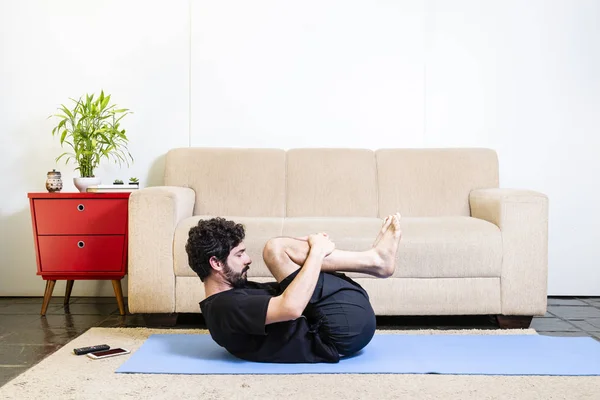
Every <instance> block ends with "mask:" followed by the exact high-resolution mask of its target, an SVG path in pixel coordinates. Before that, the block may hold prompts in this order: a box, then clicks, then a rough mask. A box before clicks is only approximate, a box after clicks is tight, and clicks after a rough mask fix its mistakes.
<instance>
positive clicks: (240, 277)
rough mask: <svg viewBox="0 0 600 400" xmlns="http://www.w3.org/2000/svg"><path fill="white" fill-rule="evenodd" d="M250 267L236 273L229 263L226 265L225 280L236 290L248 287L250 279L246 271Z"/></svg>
mask: <svg viewBox="0 0 600 400" xmlns="http://www.w3.org/2000/svg"><path fill="white" fill-rule="evenodd" d="M247 270H248V267H245V268H244V269H243V270H242V272H235V271H234V270H233V269H232V268H231V267H229V265H227V263H225V279H227V281H228V282H229V283H230V284H231V286H233V287H234V288H237V289H240V288H244V287H246V283H247V282H248V277H247V276H246V275H245V274H244V271H247Z"/></svg>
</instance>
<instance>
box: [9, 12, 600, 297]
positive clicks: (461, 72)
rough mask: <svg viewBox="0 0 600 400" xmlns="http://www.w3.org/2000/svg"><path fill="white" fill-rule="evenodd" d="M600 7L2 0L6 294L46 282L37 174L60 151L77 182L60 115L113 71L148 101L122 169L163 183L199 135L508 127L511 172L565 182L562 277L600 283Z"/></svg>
mask: <svg viewBox="0 0 600 400" xmlns="http://www.w3.org/2000/svg"><path fill="white" fill-rule="evenodd" d="M598 16H600V2H598V1H594V0H587V1H586V0H579V1H576V2H574V1H569V0H561V1H556V0H555V1H549V0H529V1H517V0H512V1H503V2H498V1H491V0H488V1H482V0H471V1H467V0H459V1H452V2H447V1H443V0H439V1H434V0H418V1H417V0H415V1H383V0H377V1H362V2H358V1H342V0H338V1H316V0H313V1H305V2H282V1H276V0H271V1H267V0H257V1H253V2H246V1H241V0H220V1H218V2H207V1H198V0H192V1H189V0H178V1H169V2H167V1H154V2H147V1H141V0H137V1H126V2H123V1H102V2H96V3H90V2H80V1H79V2H78V1H66V0H60V1H54V2H51V3H49V4H47V2H45V1H43V0H35V1H33V0H29V1H16V0H12V1H0V62H1V64H0V68H1V69H0V93H1V100H0V101H1V103H0V138H1V140H2V142H1V143H0V144H1V146H0V152H1V157H0V168H2V171H3V172H2V175H3V179H2V181H3V183H4V185H5V187H6V188H7V189H6V190H5V194H4V196H2V197H1V199H0V206H1V211H0V223H1V224H2V225H1V228H2V233H1V236H0V251H1V254H2V256H1V259H0V262H1V264H0V295H5V296H6V295H41V294H42V293H43V282H42V280H41V278H39V277H37V276H35V270H36V267H35V256H34V253H33V240H32V234H31V221H30V216H29V209H28V203H27V196H26V194H27V192H29V191H44V190H45V189H44V186H43V185H44V180H45V174H46V172H47V171H48V170H50V169H52V168H57V169H59V170H60V171H61V172H63V175H64V180H65V182H66V183H67V187H66V188H65V191H69V190H75V189H74V187H73V186H72V183H71V178H72V176H73V173H72V171H71V169H72V167H70V166H65V165H64V164H62V163H61V164H59V165H56V164H55V163H54V158H55V157H56V156H57V155H58V154H60V152H61V149H60V147H59V146H58V144H57V140H56V139H55V138H52V137H51V135H50V129H51V126H52V124H51V121H47V120H46V119H45V118H46V116H47V115H49V114H50V113H52V112H53V111H54V109H55V107H56V106H58V105H59V104H60V103H62V102H65V101H67V99H68V97H70V96H77V95H79V94H81V93H84V92H86V91H90V92H92V91H98V90H99V89H100V88H104V89H105V90H106V91H109V92H111V93H112V94H113V98H114V100H115V101H116V102H117V103H118V104H119V105H123V106H126V107H128V108H131V109H132V110H133V111H134V112H135V114H134V115H131V116H129V117H130V118H129V120H128V122H127V123H126V128H127V129H128V132H129V135H130V138H131V146H130V149H131V152H132V154H133V155H134V157H136V162H135V164H134V165H133V166H132V167H131V168H129V169H127V168H124V169H122V170H119V169H118V168H117V167H115V166H114V165H105V166H103V168H102V169H101V171H100V173H101V175H102V177H103V178H104V179H105V180H106V181H111V180H112V179H114V178H116V177H122V178H127V177H129V176H131V175H136V176H139V177H141V180H142V186H147V185H156V184H161V183H162V176H161V173H162V170H161V169H162V158H161V156H162V155H163V154H164V153H165V152H166V151H167V150H168V149H169V148H172V147H179V146H188V145H193V146H234V147H283V148H290V147H301V146H312V147H318V146H323V147H332V146H347V147H366V148H373V149H375V148H382V147H463V146H469V147H470V146H485V147H492V148H494V149H496V150H497V151H498V153H499V156H500V166H501V171H500V173H501V186H503V187H514V188H529V189H534V190H539V191H542V192H544V193H547V194H548V195H549V196H550V243H549V244H550V249H549V263H550V265H549V269H550V270H549V293H550V294H554V295H599V294H600V269H599V268H596V265H597V263H598V260H599V259H600V254H599V252H600V251H599V250H598V248H599V247H600V246H598V245H597V244H596V243H597V242H598V240H599V239H600V235H598V234H597V233H596V229H595V227H596V226H599V225H600V211H598V207H596V204H595V203H596V202H595V198H596V197H597V196H598V194H600V193H599V192H600V189H599V185H598V179H597V178H596V176H595V174H594V173H597V172H600V161H598V160H599V159H598V158H592V156H593V155H595V151H596V149H598V148H599V144H600V140H599V139H598V135H597V134H596V131H597V128H598V125H599V124H598V122H599V121H598V120H599V117H598V115H599V114H598V112H597V110H598V106H599V105H600V79H599V78H600V73H599V71H600V28H599V27H598V26H599V25H598V23H597V19H598ZM190 22H191V27H190ZM104 27H108V28H110V29H109V30H108V31H106V32H102V31H101V29H102V28H104ZM99 49H101V50H99ZM100 51H102V54H104V56H103V57H102V58H95V55H96V54H98V53H99V52H100ZM594 111H596V112H595V113H594ZM69 185H70V186H69ZM124 286H126V285H124ZM63 288H64V284H63V286H60V285H59V284H57V288H56V289H55V290H56V291H57V294H58V291H61V290H63ZM73 294H74V295H97V294H100V295H108V296H111V295H112V294H113V293H112V287H110V285H104V284H103V283H99V282H86V283H80V282H77V283H76V285H75V288H74V292H73Z"/></svg>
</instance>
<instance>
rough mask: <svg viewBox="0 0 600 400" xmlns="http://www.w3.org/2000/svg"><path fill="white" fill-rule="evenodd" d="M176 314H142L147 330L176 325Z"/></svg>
mask: <svg viewBox="0 0 600 400" xmlns="http://www.w3.org/2000/svg"><path fill="white" fill-rule="evenodd" d="M177 315H178V314H177V313H169V314H142V317H143V318H144V323H145V324H146V326H147V327H148V328H158V327H173V326H175V324H176V323H177Z"/></svg>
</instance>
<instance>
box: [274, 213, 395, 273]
mask: <svg viewBox="0 0 600 400" xmlns="http://www.w3.org/2000/svg"><path fill="white" fill-rule="evenodd" d="M401 236H402V232H401V230H400V215H399V214H394V215H391V216H389V217H388V218H386V220H385V221H384V224H383V226H382V227H381V230H380V233H379V235H378V236H377V238H376V239H375V242H374V244H373V247H372V248H371V249H369V250H366V251H347V250H338V249H335V250H334V251H333V252H332V253H331V254H330V255H328V256H327V257H325V259H324V261H323V265H322V267H321V271H323V272H361V273H365V274H369V275H372V276H375V277H378V278H387V277H389V276H391V275H392V274H393V273H394V269H395V261H396V251H397V249H398V244H399V242H400V238H401ZM309 250H310V246H309V244H308V241H307V240H306V238H291V237H277V238H273V239H270V240H269V241H268V242H267V244H266V245H265V247H264V249H263V259H264V261H265V264H266V265H267V267H268V268H269V270H270V271H271V274H273V277H275V280H277V282H281V281H282V280H284V279H285V278H286V277H288V276H289V275H290V274H291V273H293V272H294V271H296V270H297V269H298V268H300V267H301V266H302V265H303V264H304V262H305V260H306V257H307V256H308V252H309Z"/></svg>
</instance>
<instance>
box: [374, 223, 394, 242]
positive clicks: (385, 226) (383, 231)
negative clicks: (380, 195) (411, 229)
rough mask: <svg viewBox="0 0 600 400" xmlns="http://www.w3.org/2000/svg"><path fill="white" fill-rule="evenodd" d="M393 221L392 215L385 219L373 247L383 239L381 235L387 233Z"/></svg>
mask: <svg viewBox="0 0 600 400" xmlns="http://www.w3.org/2000/svg"><path fill="white" fill-rule="evenodd" d="M391 223H392V215H388V216H387V217H385V219H384V220H383V225H381V229H380V230H379V234H378V235H377V237H376V238H375V241H374V242H373V247H375V246H377V243H379V241H380V240H381V237H382V236H383V234H384V233H385V231H387V230H388V228H389V227H390V224H391Z"/></svg>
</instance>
